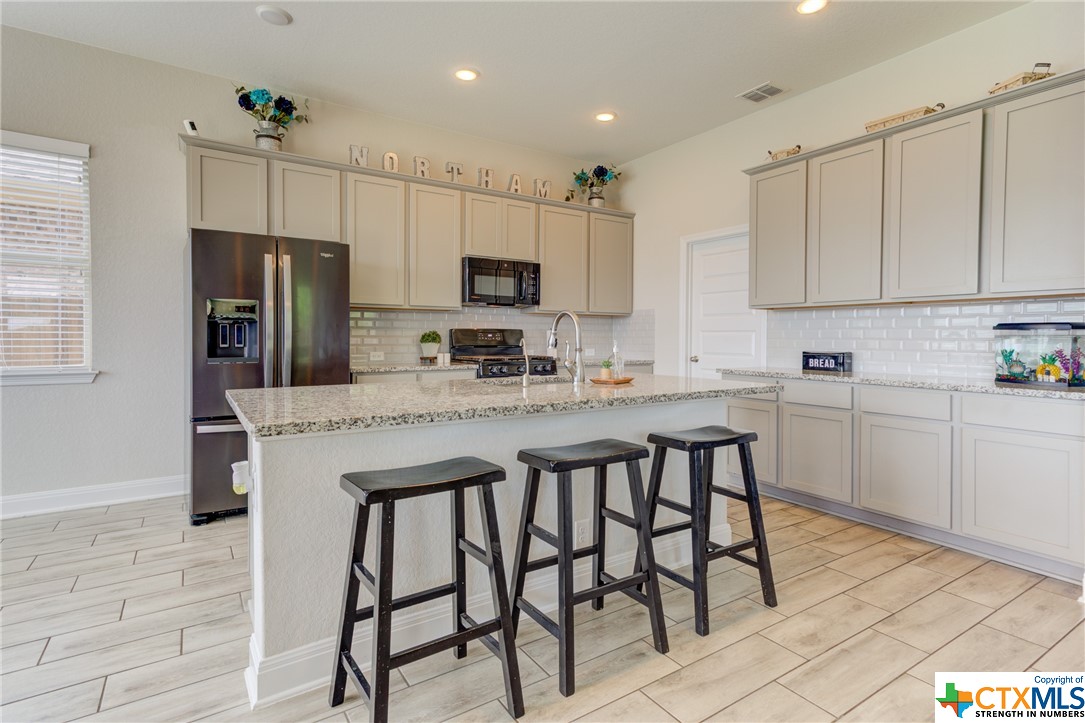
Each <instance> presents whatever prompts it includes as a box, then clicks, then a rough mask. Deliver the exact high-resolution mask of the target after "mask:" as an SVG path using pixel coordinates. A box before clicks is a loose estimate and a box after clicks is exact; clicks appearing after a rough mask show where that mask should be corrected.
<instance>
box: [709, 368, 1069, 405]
mask: <svg viewBox="0 0 1085 723" xmlns="http://www.w3.org/2000/svg"><path fill="white" fill-rule="evenodd" d="M716 371H717V372H719V373H720V374H723V375H725V376H744V377H765V378H766V379H802V380H804V381H810V382H835V383H837V384H840V383H843V384H872V385H875V386H880V387H903V388H906V389H935V390H938V391H943V392H977V393H980V394H1001V395H1005V396H1011V397H1038V398H1040V399H1074V400H1077V401H1085V393H1083V392H1080V391H1078V392H1074V391H1060V390H1057V389H1037V388H1035V387H998V386H995V383H994V382H993V381H990V380H967V379H964V380H962V379H960V378H956V377H954V378H943V377H932V376H908V375H902V374H864V373H854V374H852V375H851V376H837V375H835V374H803V373H802V370H801V369H779V368H772V367H761V368H723V369H717V370H716Z"/></svg>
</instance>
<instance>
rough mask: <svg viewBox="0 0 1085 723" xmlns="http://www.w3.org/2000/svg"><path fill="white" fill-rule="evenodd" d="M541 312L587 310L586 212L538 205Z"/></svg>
mask: <svg viewBox="0 0 1085 723" xmlns="http://www.w3.org/2000/svg"><path fill="white" fill-rule="evenodd" d="M539 275H540V280H541V283H542V288H541V289H540V294H539V309H540V310H541V311H561V310H563V309H570V310H572V311H587V310H588V213H587V212H586V211H578V210H576V209H571V208H561V207H557V206H539Z"/></svg>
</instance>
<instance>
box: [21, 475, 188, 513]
mask: <svg viewBox="0 0 1085 723" xmlns="http://www.w3.org/2000/svg"><path fill="white" fill-rule="evenodd" d="M186 488H187V478H186V477H185V475H183V474H177V475H171V476H169V477H152V478H150V479H137V480H132V481H130V482H114V483H111V484H105V485H92V486H88V487H69V488H67V489H62V490H49V491H47V492H30V493H27V494H22V495H4V496H2V497H0V519H5V520H6V519H10V518H12V517H25V516H26V515H40V514H43V513H45V512H65V511H67V510H78V509H81V508H84V507H100V506H102V505H117V504H121V503H122V502H138V501H140V500H152V499H156V498H158V497H172V496H174V495H183V494H184V493H185V489H186Z"/></svg>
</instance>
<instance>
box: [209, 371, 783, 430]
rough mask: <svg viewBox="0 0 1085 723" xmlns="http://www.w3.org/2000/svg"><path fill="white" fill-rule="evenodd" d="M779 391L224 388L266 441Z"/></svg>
mask: <svg viewBox="0 0 1085 723" xmlns="http://www.w3.org/2000/svg"><path fill="white" fill-rule="evenodd" d="M780 389H781V387H780V386H778V385H771V384H769V385H764V384H759V383H756V382H737V381H726V380H719V379H683V378H681V377H669V376H656V375H652V374H645V375H642V376H637V377H634V381H633V382H632V383H631V384H626V385H621V386H605V385H595V384H592V383H591V382H587V383H585V384H584V385H582V386H580V388H579V389H576V388H574V386H573V385H572V384H571V383H569V382H555V383H550V384H547V383H533V384H531V385H530V386H529V387H527V388H524V387H523V386H522V385H520V384H510V383H509V380H504V379H502V380H485V379H477V380H476V379H439V378H438V379H432V380H428V381H427V380H423V381H417V382H413V383H403V382H400V383H391V384H380V383H375V384H374V383H368V384H367V383H361V384H340V385H335V386H324V387H286V388H282V387H278V388H272V389H233V390H230V391H228V392H226V398H227V400H229V402H230V406H231V407H232V408H233V410H234V411H235V412H236V413H237V417H238V419H239V420H240V421H241V424H242V425H244V427H245V430H246V431H247V432H248V433H249V434H251V435H252V436H253V437H255V438H257V439H266V438H269V437H282V436H288V435H298V434H314V433H321V432H346V431H352V430H364V429H374V428H382V427H399V426H409V425H415V424H430V423H434V422H450V421H457V420H469V419H490V418H495V417H519V416H525V415H532V414H550V413H554V412H575V411H580V410H590V409H602V408H606V407H623V406H634V405H641V404H662V403H666V402H681V401H687V400H693V399H714V398H723V397H736V396H747V395H750V394H758V393H761V392H773V391H779V390H780Z"/></svg>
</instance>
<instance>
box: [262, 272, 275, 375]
mask: <svg viewBox="0 0 1085 723" xmlns="http://www.w3.org/2000/svg"><path fill="white" fill-rule="evenodd" d="M274 385H275V257H274V256H273V255H272V254H264V386H265V387H271V386H274Z"/></svg>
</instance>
